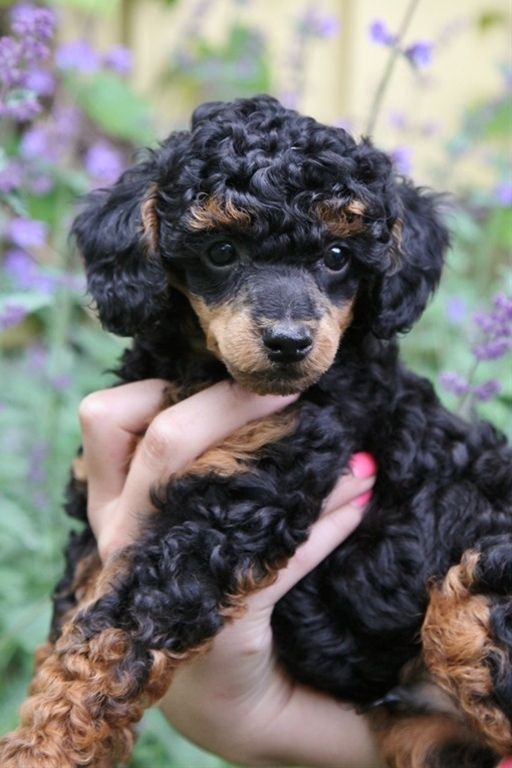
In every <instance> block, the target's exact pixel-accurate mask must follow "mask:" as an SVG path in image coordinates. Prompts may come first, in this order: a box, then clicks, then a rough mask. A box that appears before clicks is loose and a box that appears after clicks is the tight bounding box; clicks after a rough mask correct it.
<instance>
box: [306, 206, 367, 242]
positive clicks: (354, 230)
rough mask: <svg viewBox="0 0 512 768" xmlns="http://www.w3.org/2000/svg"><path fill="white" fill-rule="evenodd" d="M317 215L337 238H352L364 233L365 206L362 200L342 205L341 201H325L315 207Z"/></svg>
mask: <svg viewBox="0 0 512 768" xmlns="http://www.w3.org/2000/svg"><path fill="white" fill-rule="evenodd" d="M314 211H315V214H316V216H317V217H318V218H319V219H320V221H321V222H322V223H323V224H324V226H325V228H326V229H327V230H328V231H329V232H330V233H331V235H334V236H335V237H350V236H351V235H357V234H359V233H360V232H363V231H364V228H365V225H364V213H365V205H364V203H362V202H361V201H360V200H352V201H351V202H350V203H348V204H342V203H341V202H340V201H339V200H323V201H322V202H320V203H318V204H317V205H316V206H315V209H314Z"/></svg>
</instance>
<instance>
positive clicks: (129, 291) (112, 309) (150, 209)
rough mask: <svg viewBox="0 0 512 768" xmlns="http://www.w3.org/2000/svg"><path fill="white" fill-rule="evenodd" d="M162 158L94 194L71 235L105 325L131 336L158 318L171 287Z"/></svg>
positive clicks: (146, 164)
mask: <svg viewBox="0 0 512 768" xmlns="http://www.w3.org/2000/svg"><path fill="white" fill-rule="evenodd" d="M156 157H157V153H152V154H151V155H150V157H149V159H148V160H146V161H145V162H141V163H140V164H139V165H137V166H135V167H134V168H131V169H130V170H128V171H126V172H125V173H124V174H123V175H122V176H121V178H120V179H119V181H118V182H117V183H116V184H115V185H114V186H113V187H111V188H110V189H100V190H96V191H94V192H92V193H91V194H90V195H89V196H88V197H87V198H86V200H85V207H84V209H83V210H82V212H81V213H80V214H79V215H78V216H77V218H76V219H75V221H74V223H73V226H72V230H71V231H72V234H73V235H74V237H75V238H76V242H77V244H78V247H79V249H80V251H81V252H82V255H83V257H84V261H85V265H86V271H87V284H88V289H89V292H90V294H91V295H92V297H93V298H94V300H95V301H96V304H97V308H98V313H99V316H100V319H101V322H102V324H103V325H104V326H105V327H106V328H107V329H108V330H111V331H113V332H114V333H118V334H120V335H121V336H131V335H133V334H134V333H135V332H136V331H138V330H140V329H141V328H142V327H144V326H146V325H147V324H148V323H151V322H152V321H153V320H154V319H155V317H156V315H157V314H158V306H159V302H158V296H159V295H160V294H162V292H163V291H164V290H165V288H166V280H165V276H164V272H163V270H162V267H161V265H160V261H159V259H158V258H156V257H155V255H154V254H152V253H151V251H155V250H156V248H157V244H158V218H157V215H156V208H155V207H156V198H157V194H158V188H157V176H158V174H157V160H156Z"/></svg>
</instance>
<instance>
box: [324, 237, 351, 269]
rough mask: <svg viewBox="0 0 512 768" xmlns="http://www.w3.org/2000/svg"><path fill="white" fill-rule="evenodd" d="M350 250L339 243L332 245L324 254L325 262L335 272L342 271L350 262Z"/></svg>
mask: <svg viewBox="0 0 512 768" xmlns="http://www.w3.org/2000/svg"><path fill="white" fill-rule="evenodd" d="M348 260H349V252H348V250H347V249H346V248H344V247H343V246H342V245H340V244H339V243H334V244H333V245H330V246H329V248H328V249H327V251H326V253H325V254H324V264H325V266H326V267H327V268H328V269H331V270H332V271H333V272H340V271H341V270H342V269H343V268H344V267H345V266H346V265H347V263H348Z"/></svg>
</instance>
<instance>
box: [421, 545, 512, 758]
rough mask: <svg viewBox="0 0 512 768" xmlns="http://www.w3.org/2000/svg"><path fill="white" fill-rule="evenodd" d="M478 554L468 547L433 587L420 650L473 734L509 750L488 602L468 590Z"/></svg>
mask: <svg viewBox="0 0 512 768" xmlns="http://www.w3.org/2000/svg"><path fill="white" fill-rule="evenodd" d="M478 558H479V554H478V553H477V552H474V551H468V552H466V553H465V554H464V556H463V558H462V560H461V563H460V564H459V565H456V566H453V567H452V568H450V570H449V571H448V574H447V576H446V578H445V579H444V581H443V583H442V584H441V585H439V586H435V587H433V589H432V590H431V593H430V602H429V606H428V609H427V613H426V617H425V621H424V623H423V628H422V642H423V655H424V661H425V665H426V667H427V669H428V670H429V672H430V674H431V675H432V677H433V679H434V681H435V682H436V683H437V684H438V685H439V686H440V687H441V688H442V689H443V690H445V691H446V692H447V693H449V694H450V695H451V696H453V698H454V699H455V700H456V701H457V703H458V704H459V705H460V707H461V708H462V709H463V711H464V713H465V714H466V717H467V718H468V719H469V721H470V723H471V725H472V727H473V728H474V729H475V731H476V732H477V733H481V734H482V736H483V737H484V738H485V740H486V742H487V743H488V744H489V746H491V747H492V748H493V749H494V750H496V752H498V754H501V755H507V754H509V753H510V752H512V727H511V724H510V722H509V720H508V718H507V717H506V716H505V714H504V713H503V711H502V710H501V709H499V708H498V707H497V706H496V705H495V703H494V701H493V697H492V690H493V686H492V679H491V673H490V669H489V666H488V660H489V658H490V656H491V655H492V656H493V657H494V658H498V659H499V658H501V659H502V663H503V664H507V663H508V660H507V658H506V655H505V652H504V651H503V650H502V649H500V648H497V647H496V645H494V643H493V641H492V638H491V633H490V628H489V601H488V599H487V597H485V596H484V595H478V594H473V593H472V592H471V590H470V587H471V583H472V581H473V574H474V570H475V567H476V564H477V562H478Z"/></svg>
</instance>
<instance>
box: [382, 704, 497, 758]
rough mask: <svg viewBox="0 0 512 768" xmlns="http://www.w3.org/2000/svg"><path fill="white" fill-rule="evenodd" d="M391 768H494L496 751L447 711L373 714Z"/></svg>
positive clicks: (384, 753) (383, 750) (385, 756)
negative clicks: (436, 713) (421, 713)
mask: <svg viewBox="0 0 512 768" xmlns="http://www.w3.org/2000/svg"><path fill="white" fill-rule="evenodd" d="M371 721H372V725H373V728H374V732H375V735H376V738H377V742H378V744H379V748H380V753H381V755H382V758H383V760H384V761H385V765H387V766H389V768H494V766H495V765H496V762H497V758H496V755H495V754H494V753H493V752H492V751H491V750H490V749H488V748H487V747H485V746H484V745H483V744H482V742H481V741H480V740H479V739H478V738H475V736H474V734H472V733H471V731H470V729H469V728H468V727H467V726H466V725H465V724H464V723H461V722H460V721H458V720H456V719H453V718H451V717H449V716H447V715H445V714H443V715H393V714H388V713H387V712H379V713H376V714H375V715H373V716H371Z"/></svg>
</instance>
